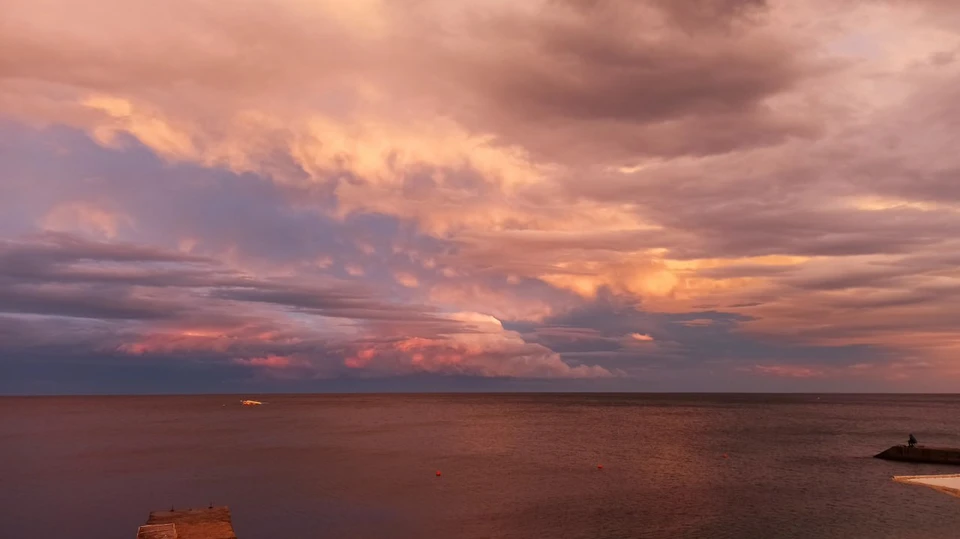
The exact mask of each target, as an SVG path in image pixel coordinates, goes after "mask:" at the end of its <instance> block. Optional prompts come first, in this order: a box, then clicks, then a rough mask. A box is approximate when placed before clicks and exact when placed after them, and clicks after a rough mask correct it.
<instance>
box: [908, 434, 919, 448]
mask: <svg viewBox="0 0 960 539" xmlns="http://www.w3.org/2000/svg"><path fill="white" fill-rule="evenodd" d="M907 445H908V446H910V447H913V446H915V445H917V439H916V438H914V437H913V434H911V435H910V438H909V439H907Z"/></svg>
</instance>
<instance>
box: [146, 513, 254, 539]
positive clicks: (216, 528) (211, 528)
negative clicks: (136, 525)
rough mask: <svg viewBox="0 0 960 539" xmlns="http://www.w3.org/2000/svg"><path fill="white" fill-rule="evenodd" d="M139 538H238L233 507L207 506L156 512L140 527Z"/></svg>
mask: <svg viewBox="0 0 960 539" xmlns="http://www.w3.org/2000/svg"><path fill="white" fill-rule="evenodd" d="M137 539H237V534H235V533H234V532H233V523H232V522H231V521H230V508H228V507H208V508H205V509H183V510H180V511H154V512H152V513H150V517H149V518H148V519H147V523H146V524H144V525H143V526H140V529H139V530H138V531H137Z"/></svg>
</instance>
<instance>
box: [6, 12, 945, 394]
mask: <svg viewBox="0 0 960 539" xmlns="http://www.w3.org/2000/svg"><path fill="white" fill-rule="evenodd" d="M693 4H696V5H697V6H699V7H698V8H697V9H693V8H689V7H683V6H689V5H692V4H691V3H684V2H673V1H669V0H643V1H639V2H637V1H626V0H610V1H600V2H582V1H577V0H560V1H553V0H549V1H547V0H544V1H539V0H537V1H531V2H516V3H511V2H491V1H479V0H466V1H463V2H440V1H437V0H424V1H419V2H414V3H412V4H411V3H409V2H395V3H391V2H385V1H380V0H369V1H352V2H333V1H332V0H331V1H326V0H321V1H317V2H304V1H299V0H275V1H270V2H256V1H247V0H244V1H241V2H215V1H211V0H169V1H167V2H162V3H156V2H145V1H141V0H125V1H119V0H91V1H89V2H75V1H67V0H50V1H47V2H35V1H27V0H8V1H7V2H5V3H4V8H3V12H4V15H3V17H2V18H0V19H2V20H0V51H3V52H0V372H5V373H8V374H7V375H5V376H0V378H2V379H3V380H2V381H0V392H31V391H41V392H43V391H53V392H70V391H73V390H79V389H84V388H92V389H90V390H96V391H114V390H120V389H121V388H120V383H121V382H119V381H115V380H121V379H123V380H130V379H136V380H139V379H144V380H146V379H147V378H149V376H152V375H147V374H144V375H143V376H140V375H139V374H137V373H138V372H141V371H138V369H147V368H149V369H150V372H151V373H156V372H165V373H168V374H169V377H168V378H164V380H168V381H167V382H163V383H162V384H161V382H157V384H161V385H157V386H154V385H149V384H147V385H144V386H143V389H144V390H166V389H170V390H174V389H176V382H175V380H176V379H177V377H178V376H191V374H190V373H191V372H201V371H202V372H203V373H204V374H203V375H204V376H206V377H207V378H205V379H204V380H206V381H205V382H204V383H206V384H209V385H210V386H211V387H213V388H215V389H225V390H226V389H229V388H231V387H234V386H236V387H255V386H256V384H258V383H263V384H264V386H263V387H268V388H270V389H276V390H284V389H287V388H293V387H296V388H298V389H304V388H306V389H310V388H312V387H314V386H310V385H294V384H309V383H314V382H315V383H317V384H328V385H323V386H322V387H324V388H332V389H336V388H337V387H338V386H337V385H336V384H337V383H338V382H337V381H342V380H346V381H357V380H360V381H363V380H370V379H377V380H394V379H395V380H396V384H397V386H396V387H398V388H402V387H404V386H403V384H404V383H406V382H404V380H409V379H415V378H417V377H421V378H422V379H430V380H436V387H438V388H443V387H445V385H444V384H446V383H447V381H452V380H462V379H468V380H469V381H471V382H469V383H473V381H478V380H479V381H486V382H488V383H489V385H487V386H483V387H490V388H497V387H501V386H498V385H497V384H505V385H503V386H502V387H521V386H514V385H510V384H525V383H529V384H535V386H530V387H536V388H538V389H551V388H563V389H569V388H588V389H590V388H592V389H617V390H686V389H691V390H766V389H776V390H800V391H802V390H811V391H813V390H820V389H836V390H843V389H848V390H871V391H872V390H877V391H944V390H951V389H955V387H956V384H957V382H960V367H958V366H957V363H956V362H957V361H958V360H957V357H958V355H957V354H958V353H960V331H958V330H960V303H958V302H957V301H955V298H956V296H955V294H954V292H960V239H958V238H960V153H958V152H957V151H956V148H955V146H956V140H957V133H958V127H957V126H958V118H960V33H957V32H956V31H955V30H956V28H958V27H960V3H957V2H953V1H946V0H917V1H914V2H896V1H893V0H875V1H864V2H836V1H828V0H811V1H805V2H790V1H787V0H708V1H705V2H696V3H693ZM185 14H190V15H189V16H186V15H185ZM142 372H146V371H142ZM121 373H126V374H122V375H121ZM161 378H162V377H160V378H155V379H157V380H160V379H161ZM169 380H173V381H169ZM486 382H485V383H486ZM145 383H146V382H145ZM451 383H452V382H451ZM163 384H167V385H163ZM285 384H286V385H285ZM316 387H320V386H319V385H318V386H316ZM391 387H392V386H391ZM522 387H526V386H522ZM84 390H86V389H84Z"/></svg>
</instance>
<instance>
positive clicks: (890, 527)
mask: <svg viewBox="0 0 960 539" xmlns="http://www.w3.org/2000/svg"><path fill="white" fill-rule="evenodd" d="M244 398H255V399H257V400H261V401H264V404H263V405H262V406H241V405H240V400H241V399H244ZM910 433H914V434H915V435H916V436H917V438H918V439H919V441H920V443H922V444H923V443H926V444H930V445H954V446H958V445H960V396H953V395H836V394H830V395H757V394H748V395H734V394H722V395H693V394H682V395H679V394H678V395H670V394H578V393H574V394H569V393H568V394H368V395H357V394H354V395H210V396H146V397H5V398H0V538H2V539H59V538H65V537H69V538H71V539H110V538H118V539H131V538H133V537H135V536H136V532H137V527H138V526H139V525H141V524H143V523H144V522H145V521H146V519H147V517H148V514H149V513H150V511H155V510H168V509H170V508H171V507H174V508H181V509H182V508H187V507H207V506H208V505H209V504H214V505H227V506H229V507H230V509H231V511H232V514H233V524H234V528H235V530H236V532H237V536H238V537H239V538H240V539H297V538H302V539H308V538H318V539H319V538H343V539H372V538H377V539H383V538H401V539H405V538H410V539H413V538H416V539H458V538H463V539H481V538H518V539H520V538H524V539H526V538H550V539H558V538H571V539H574V538H577V539H581V538H582V539H599V538H648V537H649V538H660V537H664V538H672V537H681V538H709V539H718V538H758V539H760V538H764V539H765V538H780V537H783V538H843V539H851V538H863V539H883V538H891V539H893V538H896V539H908V538H917V539H935V538H956V537H960V499H958V498H953V497H950V496H946V495H943V494H940V493H937V492H935V491H933V490H931V489H927V488H924V487H918V486H910V485H904V484H901V483H896V482H894V481H892V480H891V477H892V476H894V475H914V474H934V473H957V472H960V468H951V467H948V466H938V465H927V464H909V463H896V462H887V461H882V460H879V459H874V458H872V455H874V454H876V453H878V452H880V451H882V450H883V449H886V448H887V447H889V446H891V445H895V444H898V443H903V442H905V441H906V439H907V436H908V434H910ZM600 466H602V469H601V468H600ZM438 472H439V474H440V475H439V476H438V475H437V473H438Z"/></svg>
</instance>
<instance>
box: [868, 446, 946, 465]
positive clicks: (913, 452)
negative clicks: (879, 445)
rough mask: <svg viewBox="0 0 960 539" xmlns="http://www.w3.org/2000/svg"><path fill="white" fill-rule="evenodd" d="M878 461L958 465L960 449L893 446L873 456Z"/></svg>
mask: <svg viewBox="0 0 960 539" xmlns="http://www.w3.org/2000/svg"><path fill="white" fill-rule="evenodd" d="M874 457H876V458H878V459H885V460H900V461H904V462H925V463H929V464H960V449H957V448H954V447H930V446H926V445H915V446H913V447H911V446H909V445H895V446H893V447H891V448H890V449H887V450H886V451H884V452H882V453H878V454H876V455H874Z"/></svg>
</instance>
